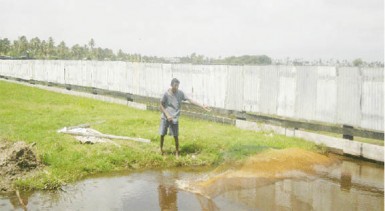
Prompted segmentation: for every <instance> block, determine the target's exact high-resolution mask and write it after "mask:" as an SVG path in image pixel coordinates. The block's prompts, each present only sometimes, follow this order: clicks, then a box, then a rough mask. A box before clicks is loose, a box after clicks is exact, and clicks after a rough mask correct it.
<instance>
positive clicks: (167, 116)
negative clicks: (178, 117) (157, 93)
mask: <svg viewBox="0 0 385 211" xmlns="http://www.w3.org/2000/svg"><path fill="white" fill-rule="evenodd" d="M160 111H162V112H163V113H164V115H165V116H166V118H167V120H168V121H172V117H171V115H170V114H169V113H168V112H167V110H166V109H165V108H164V105H163V102H162V101H161V102H160Z"/></svg>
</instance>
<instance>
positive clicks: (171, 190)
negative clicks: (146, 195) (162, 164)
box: [158, 171, 178, 211]
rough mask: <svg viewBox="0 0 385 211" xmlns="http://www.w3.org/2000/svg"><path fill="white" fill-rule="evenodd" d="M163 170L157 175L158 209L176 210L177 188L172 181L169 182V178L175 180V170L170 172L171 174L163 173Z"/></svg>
mask: <svg viewBox="0 0 385 211" xmlns="http://www.w3.org/2000/svg"><path fill="white" fill-rule="evenodd" d="M165 174H166V172H165V171H161V172H160V173H159V174H158V175H159V177H158V178H159V179H158V182H159V185H158V196H159V207H160V210H162V211H163V210H178V208H177V192H178V191H177V188H176V187H175V185H174V183H173V182H172V183H170V182H169V181H170V179H172V181H175V180H176V179H177V178H178V176H177V171H174V172H171V175H165Z"/></svg>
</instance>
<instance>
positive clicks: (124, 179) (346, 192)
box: [0, 160, 384, 211]
mask: <svg viewBox="0 0 385 211" xmlns="http://www.w3.org/2000/svg"><path fill="white" fill-rule="evenodd" d="M207 173H208V172H207V171H203V170H202V169H194V170H191V169H173V170H156V171H144V172H137V173H125V174H116V175H110V176H108V177H106V176H104V177H99V178H90V179H87V180H84V181H81V182H79V183H77V184H73V185H69V186H66V187H64V188H63V190H64V191H55V192H34V193H21V194H20V198H21V199H22V200H23V203H24V204H25V205H26V207H27V209H28V210H371V211H373V210H374V211H375V210H384V187H383V185H384V181H383V178H384V168H383V165H378V164H372V163H367V162H359V161H352V160H345V161H343V162H341V164H339V166H337V167H336V168H334V169H331V170H328V171H323V172H322V173H320V174H318V175H312V176H311V175H307V176H302V177H298V178H285V179H280V180H268V179H266V180H260V179H256V178H227V179H226V178H224V179H223V180H220V181H217V183H215V184H213V186H212V187H211V188H212V191H213V194H212V198H207V197H204V196H202V195H199V194H194V193H191V192H188V191H184V190H181V189H178V186H177V185H176V181H177V180H185V181H189V180H193V179H194V178H196V177H200V176H202V175H206V174H207ZM0 210H23V207H22V206H21V205H20V202H19V199H18V197H17V196H16V195H15V194H11V195H3V196H0Z"/></svg>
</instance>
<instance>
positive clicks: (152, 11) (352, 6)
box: [0, 0, 384, 61]
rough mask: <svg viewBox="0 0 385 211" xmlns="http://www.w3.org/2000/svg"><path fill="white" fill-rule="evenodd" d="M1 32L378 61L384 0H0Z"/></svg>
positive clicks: (183, 51) (165, 51)
mask: <svg viewBox="0 0 385 211" xmlns="http://www.w3.org/2000/svg"><path fill="white" fill-rule="evenodd" d="M0 5H1V13H0V20H1V21H0V38H8V39H11V40H14V39H17V38H18V37H19V36H21V35H25V36H27V38H28V39H31V38H33V37H36V36H37V37H39V38H40V39H44V40H47V39H48V37H50V36H51V37H53V38H54V40H55V42H56V44H58V43H59V42H60V41H62V40H64V41H65V42H66V44H67V46H72V45H73V44H86V43H88V41H89V40H90V39H91V38H93V39H94V40H95V42H96V47H103V48H111V49H113V50H115V51H116V50H118V49H122V50H123V51H125V52H127V53H141V54H145V55H152V56H167V57H173V56H185V55H190V54H191V53H193V52H196V53H198V54H204V55H206V56H210V57H218V56H222V57H225V56H230V55H237V56H240V55H245V54H254V55H261V54H265V55H268V56H270V57H272V58H276V59H277V58H278V59H279V58H285V57H290V58H304V59H310V60H312V59H318V58H323V59H328V58H335V59H348V60H351V59H355V58H362V59H364V60H366V61H384V0H290V1H289V0H231V1H230V0H137V1H129V0H109V1H97V0H76V1H75V0H60V1H59V0H0Z"/></svg>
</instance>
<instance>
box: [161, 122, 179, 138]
mask: <svg viewBox="0 0 385 211" xmlns="http://www.w3.org/2000/svg"><path fill="white" fill-rule="evenodd" d="M167 129H169V135H170V136H178V135H179V125H178V123H176V124H174V123H172V122H169V121H168V120H167V119H164V118H161V119H160V127H159V134H160V135H161V136H164V135H166V134H167Z"/></svg>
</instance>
